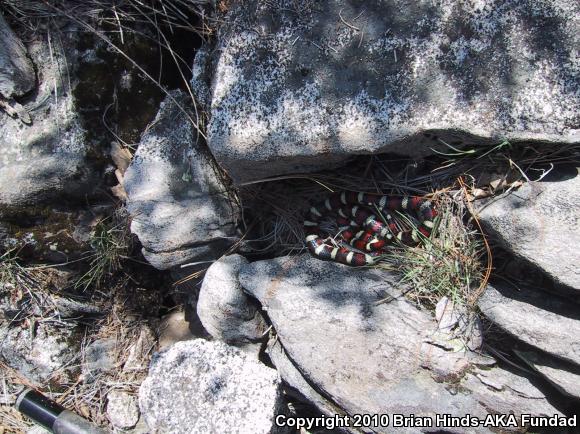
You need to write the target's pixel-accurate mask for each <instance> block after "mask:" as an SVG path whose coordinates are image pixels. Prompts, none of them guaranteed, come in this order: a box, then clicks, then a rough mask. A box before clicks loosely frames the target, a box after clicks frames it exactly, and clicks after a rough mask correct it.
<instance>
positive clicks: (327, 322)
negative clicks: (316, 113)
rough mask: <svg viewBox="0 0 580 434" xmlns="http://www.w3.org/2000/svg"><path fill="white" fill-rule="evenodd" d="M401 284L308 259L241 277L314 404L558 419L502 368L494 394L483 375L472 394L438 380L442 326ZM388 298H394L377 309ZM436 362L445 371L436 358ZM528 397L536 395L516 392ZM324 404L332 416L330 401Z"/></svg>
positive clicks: (266, 265)
mask: <svg viewBox="0 0 580 434" xmlns="http://www.w3.org/2000/svg"><path fill="white" fill-rule="evenodd" d="M396 281H397V279H396V278H395V277H392V276H390V275H389V274H388V273H385V272H382V273H381V272H379V271H377V270H369V269H356V268H351V267H347V266H344V265H340V264H336V263H330V262H323V261H319V260H316V259H313V258H311V257H310V256H309V255H303V256H299V257H285V258H277V259H273V260H267V261H260V262H254V263H251V264H249V265H247V266H245V267H243V268H242V270H241V272H240V282H241V284H242V286H243V287H244V289H245V290H247V291H248V292H249V293H250V294H252V295H253V296H255V297H256V298H257V299H258V300H259V301H260V303H261V304H262V306H263V308H264V310H265V311H266V312H267V314H268V317H269V318H270V320H271V322H272V325H273V327H274V329H275V330H276V334H277V338H278V340H279V341H280V343H281V344H282V346H283V348H284V350H285V353H286V355H287V357H288V359H289V360H291V362H292V363H293V364H294V366H295V367H296V368H297V369H298V371H299V372H300V373H301V375H302V376H303V378H304V380H305V381H306V382H307V383H308V384H309V385H310V387H309V388H307V387H305V386H304V383H303V382H301V381H299V379H298V380H297V379H296V372H291V373H290V374H289V377H290V378H289V381H290V382H291V384H294V385H295V386H296V387H299V388H302V389H303V393H304V395H305V396H309V395H312V393H313V391H316V392H317V393H320V394H321V395H322V396H323V397H324V398H326V399H328V400H329V401H330V402H331V403H333V404H335V405H338V407H340V408H341V409H343V410H344V411H345V412H346V413H348V414H351V415H352V414H357V413H371V414H385V413H388V414H393V413H402V414H407V415H409V414H415V415H423V416H431V417H432V416H433V414H435V413H440V414H443V413H447V414H453V415H457V416H464V415H465V414H472V415H477V416H482V417H484V416H485V415H486V414H487V413H488V410H487V409H489V411H492V409H501V408H502V406H503V407H505V405H509V406H513V407H512V408H517V409H518V412H519V411H521V412H522V413H525V412H527V411H529V412H531V413H532V414H539V413H542V414H554V413H557V410H555V409H554V408H553V407H552V406H550V405H549V404H548V403H547V402H546V400H545V398H543V394H542V393H541V392H540V391H539V390H537V389H536V388H535V387H534V386H532V385H531V383H530V382H529V381H528V380H527V379H525V378H522V377H517V376H515V375H513V374H510V373H507V372H505V371H502V370H500V369H497V368H491V369H490V371H489V373H490V375H491V376H492V377H493V376H494V375H495V374H496V371H497V376H498V378H500V379H501V380H499V382H500V383H501V384H500V385H499V386H497V388H495V389H493V390H488V389H489V387H488V386H487V385H485V384H483V383H482V382H481V381H480V380H479V379H478V378H477V377H475V375H477V369H474V370H473V371H472V373H469V374H467V375H466V376H465V379H464V381H470V382H471V383H473V387H471V388H468V389H467V390H466V391H465V393H452V391H450V390H448V387H447V386H446V384H445V383H441V382H436V381H435V380H434V379H433V377H432V372H431V371H430V370H429V369H424V368H423V365H428V364H429V363H426V357H427V356H428V355H426V354H424V352H423V350H424V343H425V341H428V340H429V336H430V335H431V334H432V332H433V330H435V329H436V327H437V326H436V323H435V321H434V320H432V319H431V317H430V315H429V314H428V313H426V312H424V311H421V310H419V309H417V308H415V307H414V306H413V305H411V304H410V303H409V302H407V301H406V300H405V299H404V298H403V297H402V296H401V294H400V293H399V292H398V290H397V289H396V287H397V283H396ZM385 297H392V298H394V299H393V300H392V301H390V302H388V303H382V304H378V305H377V304H376V303H377V302H378V301H379V300H381V299H384V298H385ZM434 351H435V350H434ZM431 362H432V363H436V364H438V366H442V364H441V363H438V360H437V359H436V358H433V360H431ZM503 374H505V375H503ZM460 385H462V384H461V383H460ZM524 389H526V390H527V395H524V394H519V393H516V392H514V391H516V390H524ZM523 396H528V397H529V399H528V398H524V397H523ZM538 398H540V399H538ZM481 403H484V404H483V405H482V404H481ZM320 405H321V406H323V408H326V409H327V411H328V409H329V407H328V406H326V405H325V404H324V401H321V404H320ZM389 432H392V431H389ZM480 432H487V431H486V430H481V431H480Z"/></svg>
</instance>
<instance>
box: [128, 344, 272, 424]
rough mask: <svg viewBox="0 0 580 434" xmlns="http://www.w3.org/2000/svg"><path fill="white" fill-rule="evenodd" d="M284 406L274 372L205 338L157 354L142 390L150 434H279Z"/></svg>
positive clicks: (140, 395)
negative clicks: (277, 419) (278, 420)
mask: <svg viewBox="0 0 580 434" xmlns="http://www.w3.org/2000/svg"><path fill="white" fill-rule="evenodd" d="M281 402H282V401H281V396H280V394H279V388H278V379H277V374H276V371H275V370H273V369H270V368H268V367H266V366H265V365H262V364H261V363H259V362H257V361H254V360H252V359H251V358H249V357H248V356H246V355H245V354H244V353H242V352H241V351H240V350H238V349H237V348H234V347H230V346H228V345H226V344H224V343H222V342H218V341H215V342H208V341H205V340H203V339H194V340H190V341H187V342H178V343H176V344H175V345H173V346H172V347H170V348H169V349H168V350H167V351H164V352H162V353H159V354H157V355H156V356H155V357H154V358H153V361H152V363H151V368H150V370H149V376H148V377H147V378H146V379H145V381H144V382H143V384H142V385H141V389H140V391H139V404H140V408H141V413H142V415H143V417H144V418H145V421H146V422H147V424H148V425H149V428H150V429H151V431H152V432H172V433H192V432H199V433H209V432H216V433H218V432H220V433H221V432H224V433H225V432H228V433H249V432H252V433H270V432H276V430H275V429H273V426H274V417H275V416H276V415H277V414H280V412H281V408H280V407H281Z"/></svg>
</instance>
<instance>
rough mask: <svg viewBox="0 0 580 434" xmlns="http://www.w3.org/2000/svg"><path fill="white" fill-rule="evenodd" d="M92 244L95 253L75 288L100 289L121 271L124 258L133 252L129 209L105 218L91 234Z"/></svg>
mask: <svg viewBox="0 0 580 434" xmlns="http://www.w3.org/2000/svg"><path fill="white" fill-rule="evenodd" d="M89 244H90V246H91V248H92V252H91V253H90V254H89V255H87V256H86V257H85V260H89V261H90V263H89V269H88V271H87V272H86V273H84V274H83V275H82V276H81V277H80V278H79V279H78V280H77V282H76V283H75V288H77V289H78V288H82V289H84V290H86V289H88V288H89V287H93V288H96V289H98V288H100V287H101V285H102V284H103V283H104V282H105V281H106V279H107V278H108V277H110V276H111V275H112V274H113V273H114V272H115V271H117V270H119V269H120V268H121V263H122V260H123V259H126V258H127V255H128V253H129V251H130V249H131V232H130V229H129V224H128V220H127V215H126V210H125V209H124V208H120V209H118V210H117V211H116V212H115V213H113V215H111V216H109V217H106V218H103V219H102V220H100V221H99V222H98V223H97V224H96V225H95V227H94V229H93V230H92V232H91V237H90V241H89Z"/></svg>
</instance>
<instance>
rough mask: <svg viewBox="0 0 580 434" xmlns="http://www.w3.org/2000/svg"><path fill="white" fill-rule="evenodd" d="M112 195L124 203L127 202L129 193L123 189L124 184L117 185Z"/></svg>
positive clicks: (112, 188)
mask: <svg viewBox="0 0 580 434" xmlns="http://www.w3.org/2000/svg"><path fill="white" fill-rule="evenodd" d="M111 193H113V195H114V196H115V197H117V198H119V199H121V200H122V201H123V202H127V199H128V197H127V192H126V191H125V189H124V188H123V184H117V185H115V186H114V187H111Z"/></svg>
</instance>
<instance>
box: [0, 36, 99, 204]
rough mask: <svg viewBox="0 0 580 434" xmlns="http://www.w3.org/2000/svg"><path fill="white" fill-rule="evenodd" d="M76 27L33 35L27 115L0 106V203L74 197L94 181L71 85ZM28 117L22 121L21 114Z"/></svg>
mask: <svg viewBox="0 0 580 434" xmlns="http://www.w3.org/2000/svg"><path fill="white" fill-rule="evenodd" d="M77 37H78V35H77V34H76V32H63V37H62V38H53V39H52V40H51V42H50V44H52V45H50V47H49V43H48V41H46V40H45V39H43V37H41V36H38V37H37V38H35V39H33V40H32V41H31V42H30V43H29V44H28V52H29V53H30V56H31V58H32V60H33V62H34V64H35V65H36V68H37V69H38V76H39V83H38V88H37V91H36V92H34V94H32V95H31V96H30V98H28V99H27V100H26V103H25V104H24V110H25V112H26V115H22V114H21V115H20V116H19V117H18V118H12V117H10V116H8V114H6V113H5V112H4V111H2V110H0V137H1V138H2V139H1V143H2V146H1V147H0V205H1V206H2V207H4V208H6V207H8V208H18V207H21V206H27V205H36V204H40V203H48V202H50V201H53V200H55V199H57V198H59V199H60V198H70V199H78V198H81V197H82V198H84V197H85V195H86V194H88V193H90V192H91V191H93V189H94V188H95V187H96V186H97V185H98V183H97V182H96V174H95V172H94V169H93V168H92V167H91V166H90V165H89V164H88V163H87V161H86V159H85V156H86V153H87V151H88V144H87V140H86V137H85V130H84V128H83V126H82V122H81V119H80V115H79V113H78V110H77V104H76V101H75V98H74V96H73V90H74V89H75V86H76V84H77V82H78V81H77V80H76V79H75V71H76V70H77V67H78V59H79V58H80V57H81V53H79V52H78V51H77V50H76V48H75V46H76V43H77V39H76V38H77ZM25 117H29V118H30V122H31V123H30V124H29V125H25V124H24V123H23V122H22V119H24V118H25Z"/></svg>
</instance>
